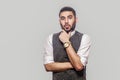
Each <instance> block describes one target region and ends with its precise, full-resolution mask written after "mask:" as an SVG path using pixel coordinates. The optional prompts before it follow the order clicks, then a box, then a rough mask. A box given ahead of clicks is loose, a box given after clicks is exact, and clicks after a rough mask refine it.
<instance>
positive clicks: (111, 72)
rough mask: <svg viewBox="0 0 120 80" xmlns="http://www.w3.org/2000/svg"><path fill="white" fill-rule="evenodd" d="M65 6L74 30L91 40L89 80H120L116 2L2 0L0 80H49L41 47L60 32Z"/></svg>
mask: <svg viewBox="0 0 120 80" xmlns="http://www.w3.org/2000/svg"><path fill="white" fill-rule="evenodd" d="M66 5H67V6H72V7H73V8H75V10H76V11H77V16H78V18H79V21H78V23H77V30H78V31H80V32H83V33H87V34H88V35H89V36H90V37H91V41H92V47H91V52H90V56H89V62H88V65H87V80H120V77H119V71H120V69H119V67H120V62H119V61H120V58H119V56H120V49H119V48H120V42H119V41H120V35H119V34H120V32H119V27H120V5H119V0H0V80H51V78H52V76H51V72H46V71H45V69H44V67H43V46H44V43H45V40H46V38H47V37H48V35H49V34H51V33H54V32H57V31H59V30H60V26H59V22H58V12H59V9H60V8H61V7H63V6H66Z"/></svg>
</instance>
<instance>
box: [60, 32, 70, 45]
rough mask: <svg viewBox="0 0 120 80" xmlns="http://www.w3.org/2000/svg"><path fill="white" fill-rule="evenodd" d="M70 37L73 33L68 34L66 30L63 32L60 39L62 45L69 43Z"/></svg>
mask: <svg viewBox="0 0 120 80" xmlns="http://www.w3.org/2000/svg"><path fill="white" fill-rule="evenodd" d="M70 36H71V32H69V33H66V31H65V30H62V32H61V33H60V35H59V39H60V41H61V42H62V43H65V42H69V39H70Z"/></svg>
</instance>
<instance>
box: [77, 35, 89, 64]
mask: <svg viewBox="0 0 120 80" xmlns="http://www.w3.org/2000/svg"><path fill="white" fill-rule="evenodd" d="M90 46H91V41H90V37H89V36H88V35H87V34H84V35H83V36H82V40H81V45H80V48H79V49H78V52H77V54H78V55H79V56H80V60H81V62H82V64H83V65H84V66H86V64H87V63H88V56H89V52H90Z"/></svg>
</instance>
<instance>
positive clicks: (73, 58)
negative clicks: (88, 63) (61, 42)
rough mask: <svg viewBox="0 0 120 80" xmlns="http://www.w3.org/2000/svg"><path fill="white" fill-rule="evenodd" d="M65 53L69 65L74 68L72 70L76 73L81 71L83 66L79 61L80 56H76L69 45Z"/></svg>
mask: <svg viewBox="0 0 120 80" xmlns="http://www.w3.org/2000/svg"><path fill="white" fill-rule="evenodd" d="M66 52H67V54H68V57H69V59H70V62H71V64H72V65H73V66H74V68H75V69H76V70H77V71H80V70H82V69H83V68H84V66H83V64H82V63H81V61H80V56H78V55H77V53H76V52H75V50H74V49H73V47H72V45H70V46H69V47H67V48H66Z"/></svg>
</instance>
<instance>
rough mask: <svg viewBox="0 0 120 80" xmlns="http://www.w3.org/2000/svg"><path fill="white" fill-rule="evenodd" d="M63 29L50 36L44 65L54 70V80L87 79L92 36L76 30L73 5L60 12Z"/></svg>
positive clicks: (47, 69) (49, 69)
mask: <svg viewBox="0 0 120 80" xmlns="http://www.w3.org/2000/svg"><path fill="white" fill-rule="evenodd" d="M59 22H60V25H61V29H62V30H61V31H60V32H58V33H55V34H52V35H50V36H49V37H48V39H47V42H46V45H45V55H44V66H45V69H46V71H52V72H53V80H86V64H87V61H88V54H89V49H90V45H91V42H90V37H89V36H88V35H87V34H83V33H80V32H78V31H76V30H75V27H76V22H77V17H76V12H75V10H74V9H73V8H71V7H63V8H62V9H61V10H60V12H59Z"/></svg>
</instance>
